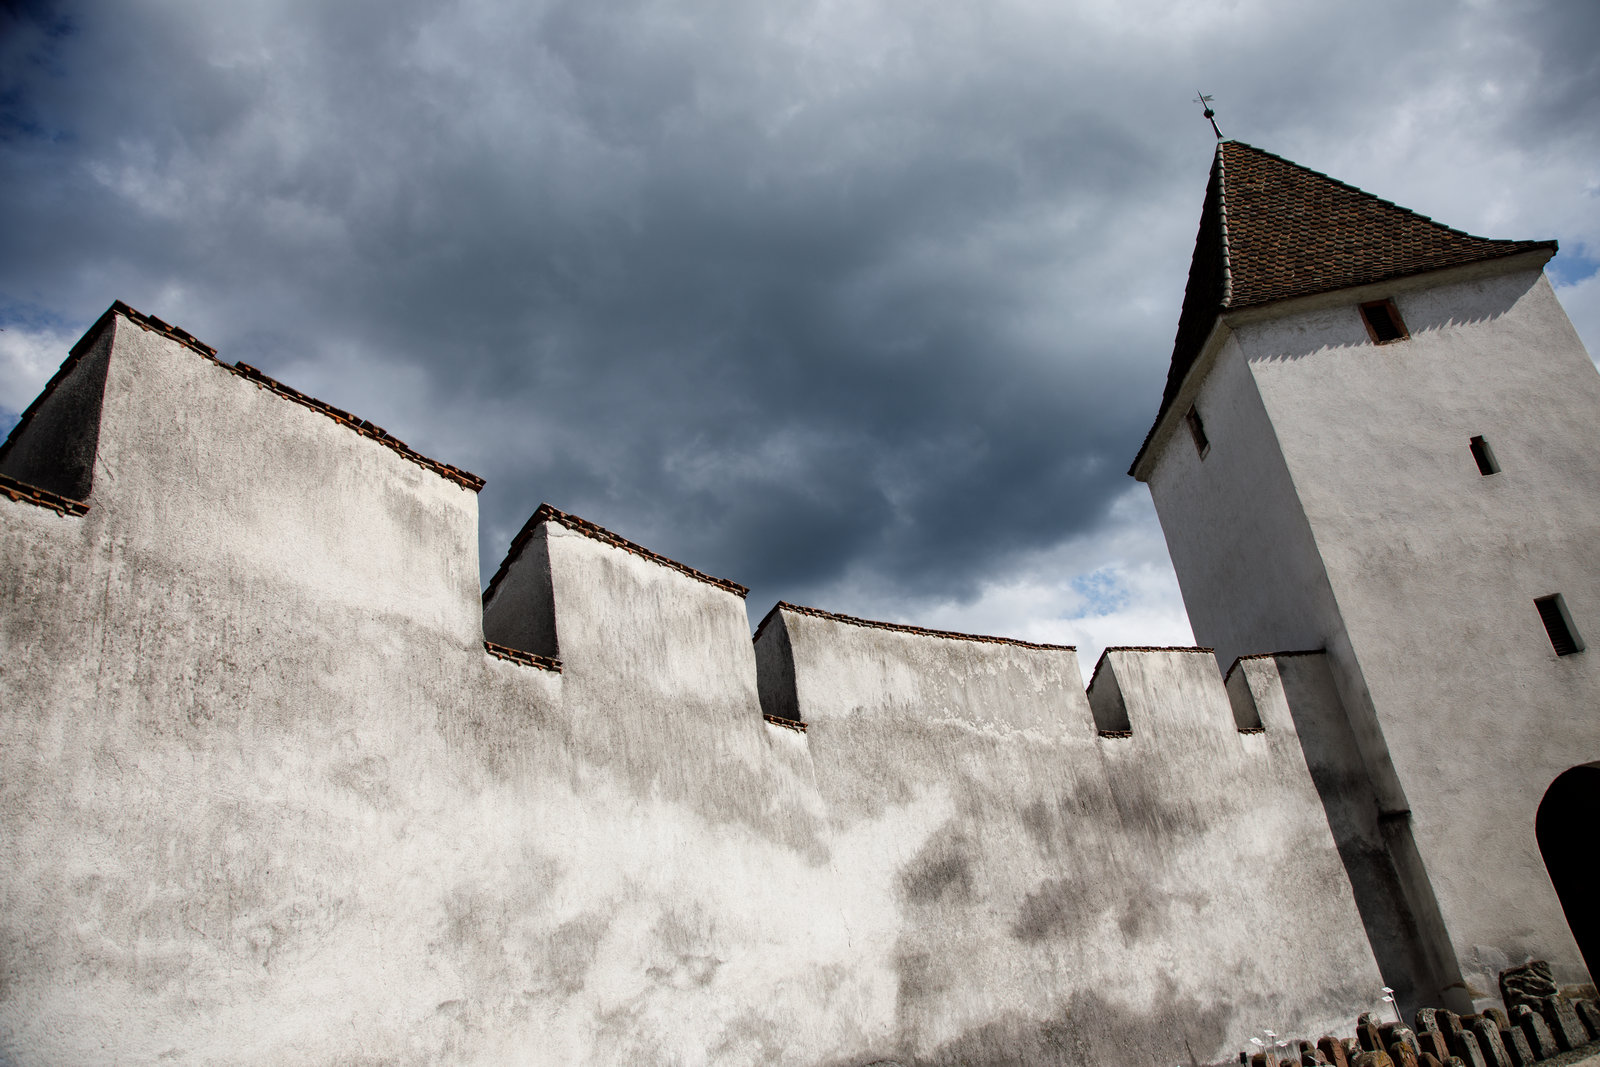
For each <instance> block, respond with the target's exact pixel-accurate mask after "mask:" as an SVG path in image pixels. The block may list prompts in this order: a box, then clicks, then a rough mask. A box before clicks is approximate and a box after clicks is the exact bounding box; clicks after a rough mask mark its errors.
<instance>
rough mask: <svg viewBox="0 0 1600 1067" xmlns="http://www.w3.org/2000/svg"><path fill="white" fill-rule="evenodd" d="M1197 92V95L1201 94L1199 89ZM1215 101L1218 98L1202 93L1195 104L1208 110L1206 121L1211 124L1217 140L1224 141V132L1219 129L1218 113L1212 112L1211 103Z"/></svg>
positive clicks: (1195, 100)
mask: <svg viewBox="0 0 1600 1067" xmlns="http://www.w3.org/2000/svg"><path fill="white" fill-rule="evenodd" d="M1195 91H1196V92H1197V93H1198V92H1199V90H1198V89H1197V90H1195ZM1215 99H1216V97H1214V96H1207V95H1206V94H1205V93H1200V94H1199V95H1198V96H1196V97H1195V98H1194V102H1195V103H1197V104H1199V105H1200V106H1201V107H1203V108H1205V109H1206V121H1207V122H1209V123H1211V132H1212V133H1214V134H1216V135H1217V140H1219V141H1220V140H1222V131H1221V130H1219V129H1217V113H1216V112H1215V111H1213V110H1211V101H1213V100H1215Z"/></svg>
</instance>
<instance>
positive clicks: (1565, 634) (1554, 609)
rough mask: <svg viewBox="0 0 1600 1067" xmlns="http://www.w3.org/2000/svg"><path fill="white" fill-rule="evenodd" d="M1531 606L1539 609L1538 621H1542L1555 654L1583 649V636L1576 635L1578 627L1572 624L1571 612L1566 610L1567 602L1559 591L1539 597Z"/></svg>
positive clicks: (1566, 654)
mask: <svg viewBox="0 0 1600 1067" xmlns="http://www.w3.org/2000/svg"><path fill="white" fill-rule="evenodd" d="M1533 606H1534V607H1536V608H1538V609H1539V621H1541V622H1543V623H1544V630H1545V633H1547V634H1549V635H1550V646H1551V647H1552V648H1554V649H1555V650H1556V655H1558V656H1570V655H1572V654H1573V653H1574V652H1582V651H1583V648H1584V645H1583V638H1581V637H1579V636H1578V628H1577V627H1576V626H1574V625H1573V624H1572V614H1571V613H1570V612H1568V611H1567V602H1566V600H1565V599H1564V598H1563V597H1562V595H1561V594H1560V593H1552V594H1551V595H1550V596H1542V597H1539V598H1537V599H1536V600H1534V602H1533Z"/></svg>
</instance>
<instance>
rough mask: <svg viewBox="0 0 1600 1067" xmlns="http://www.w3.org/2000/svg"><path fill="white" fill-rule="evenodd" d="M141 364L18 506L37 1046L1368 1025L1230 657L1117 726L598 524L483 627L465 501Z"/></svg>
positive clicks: (1270, 716)
mask: <svg viewBox="0 0 1600 1067" xmlns="http://www.w3.org/2000/svg"><path fill="white" fill-rule="evenodd" d="M104 338H109V339H110V342H111V343H110V344H109V347H108V348H107V350H106V356H107V359H106V362H105V363H104V370H105V388H104V402H103V406H102V408H101V412H100V419H99V424H98V439H97V447H96V448H95V449H94V468H93V475H94V477H93V485H92V488H91V489H90V492H89V500H88V503H89V505H90V509H89V511H88V513H87V514H86V515H83V516H64V515H61V514H58V513H56V512H55V511H52V510H48V509H46V508H42V507H37V506H34V505H31V504H28V503H24V502H18V501H14V500H11V499H9V498H8V497H3V496H0V738H3V743H0V872H3V873H0V977H3V981H0V1062H6V1063H16V1064H93V1063H112V1062H115V1063H127V1064H138V1063H157V1062H160V1063H194V1064H202V1063H206V1064H209V1063H217V1062H227V1063H240V1064H274V1065H276V1064H296V1063H303V1064H357V1063H384V1064H406V1063H419V1064H420V1063H441V1062H443V1063H478V1064H497V1065H498V1064H504V1063H535V1064H552V1065H557V1064H559V1065H568V1064H578V1063H591V1064H613V1063H641V1064H650V1063H659V1064H669V1063H670V1064H711V1063H714V1064H758V1063H759V1064H796V1065H800V1064H840V1065H845V1064H860V1063H865V1062H869V1061H871V1060H873V1059H875V1058H880V1057H887V1056H895V1057H898V1058H900V1059H902V1060H904V1061H906V1062H912V1063H956V1062H1007V1063H1040V1064H1042V1063H1052V1064H1054V1063H1103V1062H1118V1063H1129V1064H1138V1063H1149V1064H1157V1063H1166V1062H1169V1061H1170V1062H1178V1060H1180V1059H1182V1060H1188V1059H1190V1058H1193V1059H1196V1060H1200V1061H1205V1060H1208V1059H1216V1058H1221V1057H1223V1056H1227V1055H1229V1054H1231V1052H1232V1051H1233V1050H1234V1049H1236V1048H1237V1047H1239V1045H1240V1044H1241V1043H1242V1042H1243V1041H1244V1040H1245V1039H1246V1038H1247V1037H1248V1036H1249V1035H1250V1034H1251V1033H1253V1032H1254V1031H1255V1030H1256V1029H1258V1028H1259V1027H1261V1026H1264V1025H1270V1026H1275V1027H1276V1028H1277V1029H1279V1030H1283V1031H1284V1032H1289V1031H1290V1030H1296V1031H1301V1032H1313V1031H1317V1030H1319V1029H1321V1028H1324V1027H1327V1026H1332V1025H1334V1024H1335V1023H1345V1022H1347V1020H1348V1018H1349V1017H1350V1015H1351V1014H1352V1013H1353V1012H1355V1011H1356V1010H1359V1009H1361V1008H1363V1007H1368V1006H1370V1002H1371V998H1372V997H1373V995H1374V994H1375V992H1376V987H1377V985H1378V982H1379V979H1378V976H1377V970H1376V968H1375V965H1374V963H1373V961H1372V957H1371V954H1370V952H1369V951H1368V950H1367V948H1366V946H1365V941H1364V938H1363V934H1362V923H1361V917H1360V915H1359V914H1358V912H1357V909H1356V906H1355V904H1354V902H1353V900H1352V898H1351V895H1350V889H1349V885H1348V883H1347V882H1346V881H1345V880H1344V878H1343V875H1342V874H1341V872H1340V867H1339V863H1338V859H1337V856H1336V853H1335V845H1334V842H1333V839H1332V837H1331V836H1330V832H1329V829H1328V825H1327V822H1326V820H1325V818H1324V817H1323V815H1322V809H1321V806H1320V804H1319V802H1318V799H1317V794H1316V789H1315V785H1314V783H1313V781H1312V778H1311V775H1310V774H1309V773H1308V771H1307V768H1306V765H1305V761H1304V758H1303V757H1302V756H1301V755H1300V751H1299V744H1298V742H1297V741H1296V735H1295V726H1294V723H1293V721H1292V719H1291V718H1289V717H1287V716H1286V715H1283V714H1280V713H1279V711H1277V710H1274V709H1276V708H1277V707H1278V705H1274V704H1271V703H1270V701H1267V702H1264V703H1263V704H1262V707H1263V709H1264V710H1263V712H1262V722H1263V724H1264V725H1265V732H1264V733H1262V734H1249V735H1245V734H1240V733H1239V732H1238V730H1237V729H1236V727H1235V725H1234V720H1233V712H1232V711H1231V710H1230V707H1229V703H1228V698H1227V695H1226V693H1225V692H1224V690H1223V687H1222V682H1221V680H1220V679H1219V678H1218V676H1217V673H1216V670H1215V667H1214V665H1213V664H1212V663H1211V662H1210V660H1209V657H1207V656H1205V655H1199V654H1195V653H1191V652H1158V653H1139V652H1116V653H1112V654H1110V655H1109V656H1108V658H1107V660H1106V663H1105V664H1104V665H1103V667H1102V670H1101V678H1100V681H1099V682H1098V683H1097V684H1099V685H1102V686H1104V685H1111V684H1113V683H1115V685H1116V686H1117V687H1118V689H1119V692H1120V693H1121V694H1122V695H1123V698H1124V704H1125V707H1126V709H1127V711H1128V715H1129V719H1130V723H1131V729H1132V735H1131V736H1130V737H1127V738H1102V737H1100V736H1099V735H1098V734H1097V732H1096V730H1095V728H1094V726H1093V720H1092V716H1091V714H1090V711H1089V707H1088V704H1087V701H1086V698H1085V695H1084V693H1083V691H1082V690H1081V689H1080V688H1079V686H1078V683H1077V679H1078V673H1077V666H1076V663H1075V659H1074V655H1073V653H1072V652H1070V651H1068V650H1053V649H1042V648H1030V647H1024V646H1020V645H1016V644H1010V643H1004V642H974V641H961V640H952V639H949V638H944V637H932V636H928V635H926V634H923V635H909V634H906V633H902V632H897V631H891V630H884V629H873V628H869V627H862V626H856V625H853V624H849V623H845V622H840V621H839V620H837V619H834V618H824V617H821V616H817V615H811V614H805V613H802V612H795V611H784V612H780V613H779V615H778V616H777V617H776V622H775V624H774V625H772V626H770V627H769V628H768V631H767V633H765V634H764V635H763V638H762V641H761V643H760V645H759V647H753V646H752V643H751V640H750V637H749V635H748V633H747V630H746V624H745V621H744V620H745V615H744V609H743V603H742V600H741V598H740V596H739V594H738V592H737V591H736V589H734V588H732V587H730V584H729V583H721V582H718V581H717V580H715V579H707V578H705V577H704V576H697V575H695V574H694V573H692V572H688V571H687V569H686V568H681V567H677V566H676V565H671V564H670V563H668V562H664V561H662V560H660V559H659V558H657V557H653V556H652V555H651V554H649V553H648V552H645V551H644V550H640V549H637V546H629V545H627V544H626V543H625V542H621V541H620V539H616V538H615V537H614V536H611V535H606V536H604V537H602V536H598V535H596V534H595V533H594V531H593V530H592V529H588V528H587V527H586V526H585V524H582V523H581V522H568V521H565V520H563V519H552V520H551V521H549V522H545V523H544V524H543V525H540V526H538V527H537V528H536V529H535V530H534V535H535V536H534V537H533V538H531V539H530V541H529V542H528V543H527V544H525V545H524V546H523V550H522V551H520V552H519V553H517V554H516V555H515V556H514V558H512V559H511V560H510V561H508V565H507V569H506V573H505V574H504V575H503V576H502V581H501V582H500V584H499V585H498V586H497V588H496V590H495V592H494V595H493V596H492V597H491V598H490V603H489V606H488V609H487V611H486V612H485V611H484V609H482V608H481V606H480V598H479V593H478V586H477V567H476V563H475V552H474V548H473V546H474V544H475V538H476V529H475V526H476V501H475V498H474V495H473V492H472V489H471V486H470V485H469V484H465V483H464V482H463V481H461V480H452V479H451V478H448V477H441V476H440V474H439V472H438V470H437V469H434V468H430V467H428V466H426V465H425V464H424V463H419V462H414V461H413V460H412V459H409V458H407V456H406V455H405V454H402V453H401V452H399V451H397V450H396V449H394V448H390V447H385V444H384V443H383V442H381V441H379V440H375V439H373V437H372V436H370V435H369V436H360V435H358V434H357V433H354V432H352V430H351V429H350V427H348V426H345V425H341V424H340V423H339V422H337V421H335V420H334V419H332V418H329V417H328V416H327V415H326V414H324V413H321V412H319V411H316V410H312V409H311V408H309V407H307V406H304V405H303V404H300V403H296V402H293V401H292V400H290V399H286V398H285V397H284V396H283V395H279V393H277V392H274V391H273V390H272V389H270V388H266V387H264V386H262V385H260V384H257V383H256V382H255V381H252V380H250V379H249V377H247V376H241V375H240V374H238V373H235V372H234V371H233V370H231V369H229V368H226V367H224V366H221V365H219V364H218V363H216V362H215V361H213V360H210V359H208V358H206V357H205V356H203V355H202V354H200V353H198V352H197V351H195V350H192V349H190V348H187V347H184V346H183V345H180V344H178V343H176V342H174V341H173V340H171V339H169V338H167V337H164V336H162V335H160V334H159V333H156V332H152V331H149V330H146V329H144V328H142V327H141V326H140V325H138V324H136V323H135V322H133V321H130V320H129V319H127V318H125V317H121V316H112V317H111V318H110V319H109V326H108V331H107V333H106V334H105V335H104V337H103V339H104ZM85 365H86V366H90V367H91V369H93V366H94V365H93V364H91V363H88V361H85ZM69 385H70V383H65V382H64V383H63V386H62V387H63V388H67V387H69ZM24 432H25V433H26V432H27V431H26V430H25V431H24ZM567 518H570V517H567ZM601 533H603V531H602V532H601ZM608 538H609V539H608ZM530 546H531V549H530ZM486 619H487V623H488V626H489V629H490V631H491V633H490V636H491V637H498V638H499V639H500V640H502V641H503V642H505V643H507V644H511V645H513V646H514V647H517V646H519V645H539V646H541V647H538V648H523V649H522V650H523V651H526V652H538V653H540V654H541V655H547V656H554V655H558V656H559V658H560V669H559V671H557V670H549V669H541V668H540V667H537V666H531V665H525V664H523V663H519V662H513V661H511V660H508V659H505V658H501V657H499V656H495V655H490V654H488V653H487V652H486V651H485V649H484V646H483V637H484V632H483V628H484V625H485V620H486ZM779 636H781V637H782V638H783V642H781V643H775V642H776V639H777V637H779ZM758 653H759V657H760V659H761V664H762V667H761V671H762V674H763V675H764V676H766V677H767V679H768V685H767V689H768V691H767V692H765V693H758V687H757V678H758V670H757V660H758ZM1252 670H1259V671H1265V670H1266V668H1265V667H1260V668H1252ZM1258 681H1259V683H1260V684H1259V686H1258V688H1260V689H1261V691H1262V692H1263V693H1270V692H1272V691H1274V690H1273V685H1275V684H1276V683H1275V682H1273V680H1272V678H1271V676H1270V675H1267V674H1263V675H1262V676H1261V678H1260V679H1258ZM785 686H787V687H788V688H787V691H785V690H784V687H785ZM764 703H765V704H766V705H767V706H768V710H769V711H772V710H773V709H777V713H778V714H779V715H780V717H782V715H783V713H784V712H786V711H787V712H790V713H792V714H798V715H799V716H801V717H802V718H805V719H807V720H809V721H810V728H809V732H802V731H800V730H798V729H795V728H793V727H792V726H786V725H783V724H781V723H773V722H770V721H766V720H764V719H763V717H762V707H763V704H764Z"/></svg>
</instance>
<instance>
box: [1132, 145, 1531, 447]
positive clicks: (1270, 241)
mask: <svg viewBox="0 0 1600 1067" xmlns="http://www.w3.org/2000/svg"><path fill="white" fill-rule="evenodd" d="M1540 248H1547V249H1550V250H1551V251H1552V252H1553V251H1554V250H1555V248H1556V243H1555V242H1554V241H1496V240H1490V239H1489V238H1485V237H1474V236H1473V235H1472V234H1469V233H1463V232H1462V231H1460V230H1453V229H1451V228H1450V227H1448V226H1442V225H1440V224H1439V223H1437V222H1434V221H1433V220H1432V219H1430V218H1428V217H1427V216H1426V215H1419V214H1417V213H1416V212H1415V211H1408V210H1406V209H1405V208H1403V207H1398V206H1396V205H1395V204H1392V203H1390V202H1389V201H1387V200H1380V199H1379V198H1378V197H1376V196H1373V195H1372V194H1371V193H1367V192H1363V191H1362V190H1360V189H1357V188H1356V187H1355V186H1353V185H1346V184H1345V183H1344V182H1341V181H1335V180H1334V179H1333V178H1330V177H1328V176H1327V175H1326V174H1322V173H1319V172H1318V171H1314V170H1311V169H1309V168H1307V167H1302V166H1300V165H1299V164H1298V163H1291V162H1289V161H1288V160H1287V159H1283V158H1280V157H1279V156H1275V155H1273V154H1272V153H1270V152H1263V151H1262V150H1261V149H1259V148H1255V147H1252V146H1250V145H1247V144H1244V143H1243V142H1241V141H1220V142H1218V144H1217V154H1216V158H1215V160H1214V161H1213V162H1212V164H1211V181H1210V183H1209V184H1208V185H1207V186H1206V201H1205V206H1204V207H1203V208H1202V209H1201V211H1200V233H1199V235H1198V236H1197V237H1196V238H1195V243H1194V259H1193V260H1192V261H1191V263H1190V265H1189V284H1188V287H1187V288H1186V289H1185V290H1184V295H1183V312H1182V314H1181V315H1180V316H1179V318H1178V337H1177V340H1176V342H1175V343H1174V345H1173V349H1172V368H1171V369H1170V370H1169V371H1168V372H1167V387H1166V391H1165V392H1164V393H1163V395H1162V397H1161V410H1160V412H1158V413H1157V415H1156V425H1160V423H1161V419H1162V417H1163V416H1165V415H1166V413H1167V409H1168V408H1169V407H1171V406H1172V403H1173V401H1174V400H1175V399H1177V395H1178V390H1179V388H1181V387H1182V385H1183V379H1184V377H1185V376H1186V375H1187V374H1188V373H1189V368H1190V367H1191V366H1193V365H1194V361H1195V359H1196V358H1198V357H1199V355H1200V349H1201V348H1202V347H1203V346H1204V345H1205V342H1206V338H1207V337H1208V336H1209V335H1210V333H1211V327H1212V324H1213V323H1214V322H1215V321H1216V318H1217V316H1218V315H1219V314H1221V313H1223V312H1225V311H1237V310H1239V309H1241V308H1248V307H1257V306H1260V305H1262V304H1270V303H1272V302H1273V301H1276V300H1287V299H1289V298H1291V297H1297V296H1310V295H1312V294H1314V293H1326V292H1331V291H1333V290H1335V289H1347V288H1350V287H1352V286H1357V285H1367V284H1370V283H1373V282H1381V281H1384V280H1386V279H1389V278H1400V277H1404V276H1406V275H1409V274H1421V273H1423V272H1425V271H1431V270H1440V269H1442V268H1444V267H1456V266H1461V265H1462V264H1465V263H1476V262H1479V261H1481V260H1486V259H1498V258H1500V257H1502V256H1510V255H1515V254H1517V253H1519V252H1527V251H1531V250H1533V249H1540ZM1154 432H1155V427H1154V426H1152V427H1151V433H1152V434H1153V433H1154ZM1149 444H1150V439H1149V438H1148V437H1147V438H1146V439H1145V445H1144V447H1141V448H1140V450H1139V456H1140V458H1142V457H1143V455H1144V450H1145V448H1147V447H1148V446H1149ZM1134 463H1135V465H1137V463H1138V459H1135V461H1134Z"/></svg>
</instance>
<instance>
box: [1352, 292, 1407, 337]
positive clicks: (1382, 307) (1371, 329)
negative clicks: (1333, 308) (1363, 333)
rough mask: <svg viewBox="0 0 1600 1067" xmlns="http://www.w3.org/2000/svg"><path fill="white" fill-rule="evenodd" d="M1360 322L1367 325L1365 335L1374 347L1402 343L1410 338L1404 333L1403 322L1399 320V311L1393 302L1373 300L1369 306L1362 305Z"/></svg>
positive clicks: (1404, 326)
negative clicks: (1393, 342)
mask: <svg viewBox="0 0 1600 1067" xmlns="http://www.w3.org/2000/svg"><path fill="white" fill-rule="evenodd" d="M1361 321H1362V322H1364V323H1366V324H1367V334H1368V336H1370V337H1371V338H1372V343H1373V344H1375V345H1386V344H1388V343H1389V342H1390V341H1403V340H1405V339H1406V338H1407V337H1409V336H1410V334H1408V333H1406V324H1405V320H1403V319H1401V318H1400V309H1399V308H1397V307H1395V306H1394V301H1393V300H1374V301H1372V303H1370V304H1362V305H1361Z"/></svg>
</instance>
